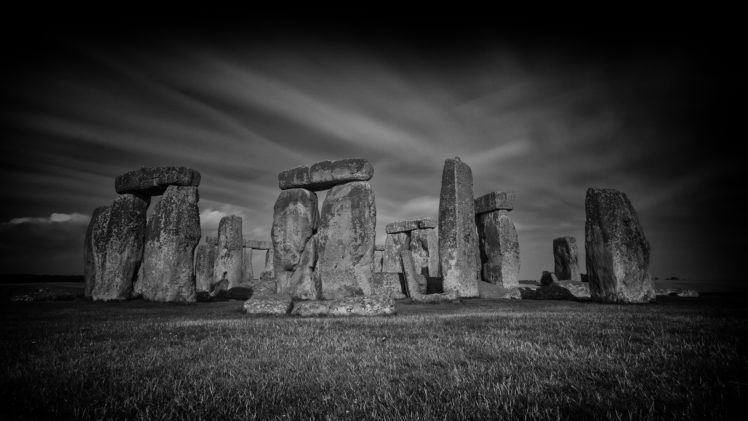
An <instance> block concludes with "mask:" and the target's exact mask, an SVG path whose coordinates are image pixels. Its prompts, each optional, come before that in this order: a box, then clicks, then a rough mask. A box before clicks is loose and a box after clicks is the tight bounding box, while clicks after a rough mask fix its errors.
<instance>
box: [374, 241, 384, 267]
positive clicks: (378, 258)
mask: <svg viewBox="0 0 748 421" xmlns="http://www.w3.org/2000/svg"><path fill="white" fill-rule="evenodd" d="M383 262H384V246H383V245H380V244H376V245H374V273H379V272H381V271H382V264H383Z"/></svg>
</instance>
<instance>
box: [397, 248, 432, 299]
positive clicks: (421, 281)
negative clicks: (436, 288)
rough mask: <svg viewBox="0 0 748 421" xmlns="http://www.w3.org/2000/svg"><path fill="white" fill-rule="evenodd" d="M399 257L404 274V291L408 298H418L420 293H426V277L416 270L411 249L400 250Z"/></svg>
mask: <svg viewBox="0 0 748 421" xmlns="http://www.w3.org/2000/svg"><path fill="white" fill-rule="evenodd" d="M400 258H401V261H402V264H403V273H404V274H405V281H406V282H405V286H406V290H405V293H406V294H407V295H408V297H410V298H418V297H419V296H420V295H423V294H426V277H425V276H423V275H421V274H420V273H417V272H416V267H415V263H414V262H413V254H412V253H411V251H410V250H403V251H401V252H400Z"/></svg>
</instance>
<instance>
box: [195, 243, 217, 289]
mask: <svg viewBox="0 0 748 421" xmlns="http://www.w3.org/2000/svg"><path fill="white" fill-rule="evenodd" d="M217 253H218V248H217V247H216V246H215V245H213V244H210V243H208V244H200V245H199V246H197V249H196V250H195V291H196V292H210V290H211V286H213V284H214V283H215V280H214V279H213V269H214V266H215V264H216V255H217Z"/></svg>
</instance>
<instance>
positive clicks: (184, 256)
mask: <svg viewBox="0 0 748 421" xmlns="http://www.w3.org/2000/svg"><path fill="white" fill-rule="evenodd" d="M199 200H200V197H199V195H198V192H197V187H182V186H169V187H167V189H166V191H165V192H164V195H163V196H161V200H159V202H158V204H156V208H155V209H154V211H153V214H152V215H151V217H150V219H149V220H148V229H147V231H146V236H145V251H144V253H143V264H142V271H141V274H142V276H141V277H140V278H139V279H138V280H137V284H138V285H137V288H136V289H137V290H138V292H140V293H141V294H142V295H143V298H144V299H146V300H150V301H161V302H195V300H196V296H195V280H194V279H193V274H194V272H193V271H194V266H193V257H194V253H195V247H196V246H197V243H198V242H200V236H201V231H200V209H199V208H198V206H197V202H198V201H199Z"/></svg>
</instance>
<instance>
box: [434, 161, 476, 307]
mask: <svg viewBox="0 0 748 421" xmlns="http://www.w3.org/2000/svg"><path fill="white" fill-rule="evenodd" d="M477 237H478V232H477V229H476V226H475V204H474V202H473V173H472V170H471V169H470V167H469V166H468V165H467V164H465V163H463V162H462V161H460V158H454V159H447V160H446V161H445V162H444V171H443V173H442V188H441V194H440V196H439V258H440V260H441V272H442V276H443V285H444V292H445V293H447V292H450V291H453V292H455V293H456V294H457V295H458V296H460V297H477V296H478V277H479V276H478V270H477V269H478V266H479V264H480V263H479V257H478V238H477Z"/></svg>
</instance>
